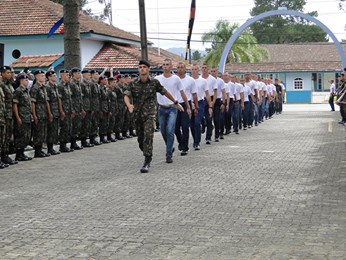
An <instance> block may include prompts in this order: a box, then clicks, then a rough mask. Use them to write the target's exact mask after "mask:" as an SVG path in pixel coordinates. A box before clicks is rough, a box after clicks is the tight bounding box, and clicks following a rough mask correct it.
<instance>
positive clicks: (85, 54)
mask: <svg viewBox="0 0 346 260" xmlns="http://www.w3.org/2000/svg"><path fill="white" fill-rule="evenodd" d="M102 47H103V42H100V41H92V40H88V39H83V40H81V53H82V61H81V66H82V68H84V67H85V65H87V64H88V62H89V61H90V60H91V59H92V58H94V56H95V55H96V54H97V53H98V52H99V51H100V50H101V49H102Z"/></svg>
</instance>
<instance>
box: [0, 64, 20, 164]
mask: <svg viewBox="0 0 346 260" xmlns="http://www.w3.org/2000/svg"><path fill="white" fill-rule="evenodd" d="M11 80H12V69H11V67H9V66H4V67H2V68H1V79H0V88H1V89H2V91H3V94H4V95H5V118H6V127H5V128H6V129H5V133H6V136H5V139H4V147H3V149H2V151H1V161H2V162H3V163H4V164H9V165H13V164H17V163H18V162H17V161H15V160H12V159H11V158H10V157H9V156H8V154H9V150H10V146H11V147H12V145H13V139H12V134H13V113H12V101H13V92H14V88H13V86H12V84H11Z"/></svg>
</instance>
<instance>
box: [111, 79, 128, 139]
mask: <svg viewBox="0 0 346 260" xmlns="http://www.w3.org/2000/svg"><path fill="white" fill-rule="evenodd" d="M123 78H124V75H122V74H119V75H118V80H119V82H118V84H117V85H116V87H115V88H114V91H115V93H116V94H117V101H118V113H117V115H116V117H115V127H114V132H115V138H116V139H118V140H124V139H125V137H123V136H122V135H121V132H122V129H123V125H124V113H125V111H126V110H127V108H126V107H125V103H124V92H123V90H122V88H123V85H122V82H123V81H124V80H123Z"/></svg>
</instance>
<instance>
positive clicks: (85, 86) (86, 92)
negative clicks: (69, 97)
mask: <svg viewBox="0 0 346 260" xmlns="http://www.w3.org/2000/svg"><path fill="white" fill-rule="evenodd" d="M91 84H92V83H91V82H90V81H86V80H83V81H82V83H81V85H80V86H81V89H82V100H83V109H84V111H91V110H92V109H91V98H92V97H91Z"/></svg>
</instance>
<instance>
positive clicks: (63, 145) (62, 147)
mask: <svg viewBox="0 0 346 260" xmlns="http://www.w3.org/2000/svg"><path fill="white" fill-rule="evenodd" d="M59 150H60V152H62V153H69V152H71V150H70V148H68V147H67V146H66V143H60V149H59Z"/></svg>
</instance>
